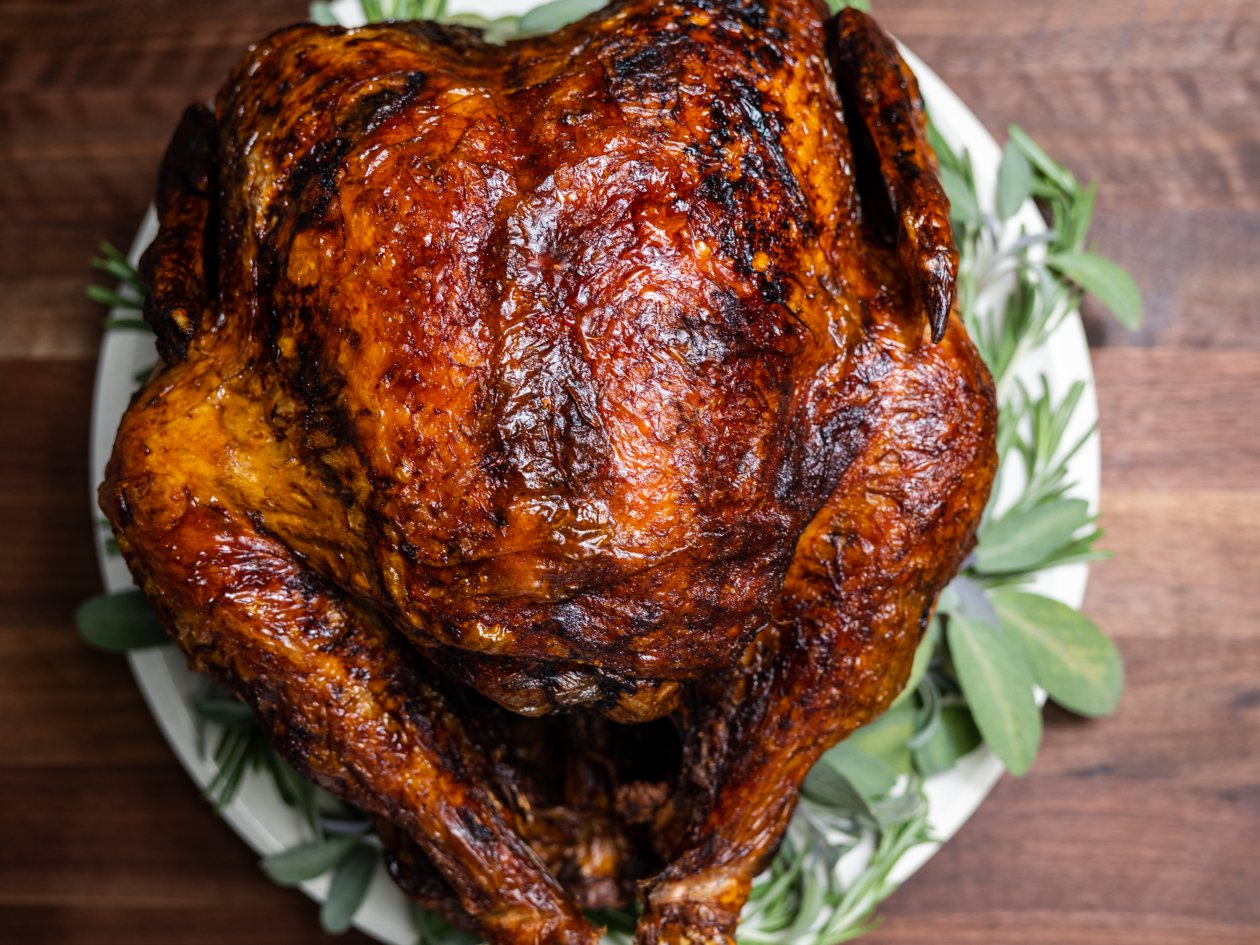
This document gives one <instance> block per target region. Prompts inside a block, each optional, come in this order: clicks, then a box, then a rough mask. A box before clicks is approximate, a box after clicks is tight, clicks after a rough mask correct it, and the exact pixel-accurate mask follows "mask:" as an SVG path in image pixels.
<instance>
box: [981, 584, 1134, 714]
mask: <svg viewBox="0 0 1260 945" xmlns="http://www.w3.org/2000/svg"><path fill="white" fill-rule="evenodd" d="M993 604H994V607H996V608H997V612H998V616H999V619H1000V620H1001V626H1002V629H1003V630H1004V631H1005V632H1006V633H1007V634H1008V635H1009V636H1010V637H1012V638H1014V639H1017V640H1018V641H1019V643H1020V645H1021V646H1022V647H1023V649H1024V652H1025V654H1026V655H1027V657H1028V664H1029V666H1030V667H1031V669H1032V674H1033V678H1034V679H1035V680H1036V682H1037V685H1039V686H1041V688H1042V689H1044V690H1045V691H1046V694H1047V695H1049V696H1050V698H1051V699H1053V700H1054V701H1055V702H1057V703H1059V705H1061V706H1063V707H1064V708H1065V709H1070V710H1071V711H1073V712H1076V713H1078V714H1080V715H1091V716H1098V715H1107V714H1109V713H1111V712H1112V711H1114V710H1115V708H1116V703H1117V702H1119V701H1120V691H1121V689H1123V688H1124V664H1123V663H1122V662H1121V660H1120V653H1119V651H1118V650H1117V649H1116V645H1115V644H1114V643H1112V642H1111V640H1110V639H1108V638H1107V636H1106V635H1105V634H1104V633H1103V632H1102V631H1101V630H1099V629H1098V627H1097V625H1096V624H1095V623H1094V622H1093V621H1092V620H1090V619H1089V618H1088V617H1086V616H1085V615H1084V614H1082V613H1081V612H1080V611H1079V610H1074V609H1073V608H1071V607H1068V606H1067V605H1066V604H1063V603H1060V602H1059V601H1057V600H1053V599H1051V598H1049V597H1043V596H1041V595H1040V594H1030V593H1027V592H1025V591H1013V590H1002V591H998V592H996V593H994V595H993Z"/></svg>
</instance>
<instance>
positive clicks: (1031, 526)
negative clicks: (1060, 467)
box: [975, 499, 1093, 574]
mask: <svg viewBox="0 0 1260 945" xmlns="http://www.w3.org/2000/svg"><path fill="white" fill-rule="evenodd" d="M1091 521H1093V516H1092V515H1091V514H1090V511H1089V503H1088V502H1086V501H1085V500H1084V499H1058V500H1056V501H1054V502H1048V503H1046V504H1044V505H1038V506H1036V507H1034V508H1031V509H1019V508H1016V509H1013V510H1011V511H1009V512H1007V513H1005V514H1004V515H1001V516H999V517H998V518H997V519H995V520H990V521H987V522H985V523H984V525H982V526H981V530H980V543H979V545H978V546H977V547H976V556H975V567H976V570H977V571H980V572H982V573H985V574H1009V573H1012V572H1019V573H1026V572H1030V571H1034V570H1039V569H1040V568H1041V567H1042V565H1043V564H1044V562H1045V561H1046V560H1048V559H1049V558H1051V557H1052V556H1054V555H1055V554H1056V553H1057V552H1059V551H1060V550H1061V549H1062V548H1064V547H1065V546H1067V545H1070V544H1071V543H1072V540H1073V538H1074V537H1075V536H1076V534H1077V533H1078V532H1079V531H1080V530H1081V529H1082V528H1084V527H1085V526H1086V525H1088V524H1089V523H1090V522H1091Z"/></svg>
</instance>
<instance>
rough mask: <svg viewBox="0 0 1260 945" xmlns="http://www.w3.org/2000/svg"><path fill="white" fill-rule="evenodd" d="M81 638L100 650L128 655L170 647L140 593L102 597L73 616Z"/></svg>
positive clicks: (155, 616) (94, 598)
mask: <svg viewBox="0 0 1260 945" xmlns="http://www.w3.org/2000/svg"><path fill="white" fill-rule="evenodd" d="M74 622H75V625H76V626H77V627H78V629H79V636H81V637H82V638H83V639H84V641H85V642H87V643H88V644H89V645H91V646H94V647H96V648H97V649H98V650H106V651H108V652H110V653H125V652H127V651H128V650H141V649H145V648H147V647H151V646H161V645H162V644H165V643H170V642H171V638H170V637H169V636H167V633H166V631H165V630H163V629H162V624H161V623H159V622H158V619H157V615H156V614H154V613H153V608H152V607H150V606H149V602H148V601H147V600H145V599H144V595H143V594H141V593H140V592H139V591H137V590H130V591H120V592H119V593H117V594H100V595H98V596H96V597H93V598H91V599H90V600H87V601H85V602H84V603H82V604H80V605H79V609H78V610H76V611H75V614H74Z"/></svg>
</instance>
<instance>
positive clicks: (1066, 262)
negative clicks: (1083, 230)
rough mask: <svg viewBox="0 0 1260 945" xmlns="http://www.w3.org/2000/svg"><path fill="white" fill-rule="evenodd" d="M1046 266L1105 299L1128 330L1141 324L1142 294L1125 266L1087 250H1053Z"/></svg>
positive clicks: (1139, 326)
mask: <svg viewBox="0 0 1260 945" xmlns="http://www.w3.org/2000/svg"><path fill="white" fill-rule="evenodd" d="M1046 265H1047V266H1049V267H1050V268H1051V269H1053V270H1054V271H1055V272H1058V273H1061V274H1062V275H1064V276H1067V278H1069V279H1071V280H1072V281H1073V282H1075V283H1076V284H1077V285H1078V286H1080V287H1081V288H1082V289H1084V290H1085V291H1086V292H1088V293H1089V294H1090V295H1092V296H1094V297H1095V298H1096V299H1098V301H1099V302H1102V304H1103V305H1105V306H1107V308H1108V309H1110V310H1111V314H1112V315H1114V316H1115V317H1116V320H1117V321H1119V322H1120V324H1121V325H1123V326H1124V327H1125V328H1127V329H1129V331H1137V330H1138V329H1139V328H1141V327H1142V293H1141V292H1140V291H1139V290H1138V287H1137V283H1136V282H1134V281H1133V277H1132V276H1131V275H1129V274H1128V273H1127V272H1125V271H1124V269H1123V267H1121V266H1119V265H1117V264H1116V263H1114V262H1112V261H1111V260H1110V259H1107V258H1106V257H1104V256H1099V255H1098V254H1097V253H1091V252H1087V251H1082V252H1075V253H1052V254H1051V255H1050V256H1048V257H1047V258H1046Z"/></svg>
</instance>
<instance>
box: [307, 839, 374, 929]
mask: <svg viewBox="0 0 1260 945" xmlns="http://www.w3.org/2000/svg"><path fill="white" fill-rule="evenodd" d="M379 859H380V857H379V855H378V854H377V852H376V850H374V849H372V847H370V846H368V845H367V844H365V843H359V844H357V845H356V846H355V847H354V849H352V850H351V851H350V854H349V855H348V856H347V857H346V858H345V859H344V860H342V862H341V864H340V865H339V866H338V867H337V872H335V873H334V874H333V878H332V883H331V884H330V885H329V887H328V896H327V898H325V899H324V904H323V905H322V906H321V907H320V910H319V924H320V925H321V926H322V927H323V929H324V931H325V932H328V933H329V934H330V935H339V934H341V933H342V932H344V931H346V929H348V928H350V923H351V922H353V921H354V915H355V913H356V912H358V911H359V907H360V906H361V905H363V901H364V900H365V899H366V898H367V894H368V889H369V888H370V887H371V885H372V875H373V874H374V873H375V872H376V864H377V861H378V860H379Z"/></svg>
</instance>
